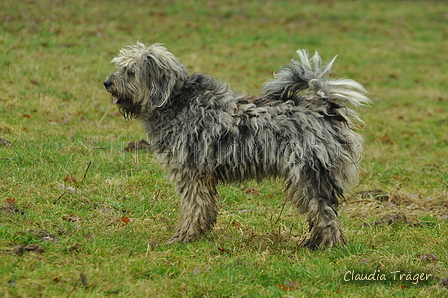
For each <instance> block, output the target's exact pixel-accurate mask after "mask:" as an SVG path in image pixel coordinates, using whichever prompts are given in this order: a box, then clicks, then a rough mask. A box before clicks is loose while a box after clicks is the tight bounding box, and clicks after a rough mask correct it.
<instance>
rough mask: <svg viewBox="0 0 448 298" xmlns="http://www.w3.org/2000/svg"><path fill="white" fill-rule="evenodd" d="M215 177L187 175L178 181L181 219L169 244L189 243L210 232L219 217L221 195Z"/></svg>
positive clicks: (177, 188)
mask: <svg viewBox="0 0 448 298" xmlns="http://www.w3.org/2000/svg"><path fill="white" fill-rule="evenodd" d="M216 185H217V180H216V178H215V177H213V176H204V175H202V176H199V177H197V176H195V175H185V176H183V177H182V178H181V179H179V180H178V181H177V184H176V190H177V192H178V193H179V194H180V213H181V215H180V216H181V219H180V222H179V224H178V226H177V230H176V233H175V234H174V235H173V237H172V238H171V240H169V241H168V243H170V244H171V243H175V242H182V243H185V242H188V241H192V240H195V239H197V238H198V237H199V236H200V235H201V234H203V233H205V232H206V231H208V230H210V229H211V228H212V227H213V225H214V224H215V222H216V217H217V215H218V200H219V194H218V191H217V189H216Z"/></svg>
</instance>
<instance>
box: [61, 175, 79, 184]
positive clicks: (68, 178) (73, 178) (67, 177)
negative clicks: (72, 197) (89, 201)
mask: <svg viewBox="0 0 448 298" xmlns="http://www.w3.org/2000/svg"><path fill="white" fill-rule="evenodd" d="M62 180H64V181H65V182H69V181H70V182H73V183H76V182H77V180H76V178H75V177H73V176H65V177H64V178H63V179H62Z"/></svg>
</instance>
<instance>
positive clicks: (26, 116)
mask: <svg viewBox="0 0 448 298" xmlns="http://www.w3.org/2000/svg"><path fill="white" fill-rule="evenodd" d="M22 116H23V117H25V118H31V116H30V115H28V114H23V115H22Z"/></svg>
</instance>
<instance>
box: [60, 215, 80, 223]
mask: <svg viewBox="0 0 448 298" xmlns="http://www.w3.org/2000/svg"><path fill="white" fill-rule="evenodd" d="M62 219H63V220H66V221H69V222H75V221H78V220H80V219H81V218H80V217H78V216H76V215H70V216H64V217H62Z"/></svg>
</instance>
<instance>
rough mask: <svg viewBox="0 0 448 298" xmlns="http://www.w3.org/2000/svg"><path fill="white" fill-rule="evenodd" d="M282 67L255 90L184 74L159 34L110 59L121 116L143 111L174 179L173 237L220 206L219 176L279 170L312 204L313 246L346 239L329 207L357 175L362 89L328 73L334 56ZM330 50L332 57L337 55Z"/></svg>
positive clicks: (292, 195)
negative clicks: (176, 215) (157, 39)
mask: <svg viewBox="0 0 448 298" xmlns="http://www.w3.org/2000/svg"><path fill="white" fill-rule="evenodd" d="M297 54H298V55H299V60H298V61H296V60H292V61H291V63H290V64H288V65H286V66H284V67H283V68H281V69H280V72H279V73H277V74H275V75H274V79H273V80H271V81H269V82H267V83H265V85H264V88H263V89H262V92H261V95H259V96H249V97H248V96H246V95H243V94H239V93H236V92H234V91H232V90H231V89H229V87H228V85H227V84H223V83H221V82H219V81H217V80H216V79H214V78H213V77H211V76H208V75H205V74H192V75H189V73H188V71H187V69H186V67H185V66H184V65H183V64H181V63H180V62H179V61H178V60H177V59H176V58H175V57H174V55H173V54H171V53H170V52H168V51H167V49H166V48H165V47H163V46H162V45H160V44H153V45H151V46H149V47H146V46H145V45H144V44H142V43H140V42H138V43H136V44H135V45H131V46H128V47H126V48H124V49H122V50H121V51H120V53H119V55H118V56H117V57H116V58H114V59H113V60H112V62H113V63H115V65H116V67H117V71H116V72H115V73H114V74H111V75H110V76H109V77H108V78H107V80H106V81H105V82H104V85H105V87H106V89H107V91H108V92H110V93H111V94H112V97H113V102H114V103H115V104H117V106H118V107H119V109H120V111H121V112H122V113H123V115H124V116H125V117H127V118H130V117H135V118H137V119H139V120H140V121H141V122H142V123H143V126H144V128H145V130H146V133H147V134H148V137H149V139H150V142H151V147H152V149H153V150H154V152H155V155H156V156H157V157H158V159H159V160H160V162H161V163H162V164H164V165H165V166H166V168H167V170H168V177H169V178H170V179H171V180H172V181H174V182H175V183H176V190H177V192H178V194H179V195H180V197H181V201H180V206H181V220H180V222H179V225H178V227H177V230H176V232H175V234H174V236H173V237H172V238H171V240H170V242H171V243H173V242H187V241H190V240H194V239H196V238H198V237H199V236H200V235H201V234H203V233H204V232H206V231H208V230H210V229H211V228H212V227H213V225H214V224H215V222H216V217H217V215H218V204H219V194H218V191H217V189H216V186H217V183H219V182H224V183H227V182H234V181H242V180H247V179H257V180H262V179H264V178H268V177H282V178H283V179H284V191H285V194H286V196H287V197H288V198H289V199H290V200H291V201H292V203H293V204H294V205H295V206H296V207H297V208H298V210H299V211H300V212H302V213H308V216H307V220H308V222H309V225H310V237H309V239H308V240H307V241H306V242H305V243H304V245H306V246H308V247H310V248H313V249H316V248H322V247H324V246H334V245H337V244H344V243H345V242H346V240H345V237H344V234H343V232H342V229H341V226H340V224H339V221H338V217H337V212H336V210H335V207H336V206H337V205H338V198H340V197H342V196H343V191H344V189H346V188H347V187H348V186H349V185H351V184H353V182H355V181H356V180H357V176H358V163H359V160H360V157H361V153H362V143H363V142H362V138H361V137H360V135H359V134H357V133H356V132H355V131H354V129H356V126H355V125H356V123H361V124H362V121H361V120H360V119H359V117H358V115H357V113H356V112H355V111H353V110H351V109H350V108H348V107H347V104H350V105H352V106H354V107H357V106H360V105H365V104H368V103H369V99H368V98H367V97H366V96H365V95H364V93H365V92H366V91H365V89H364V88H363V87H362V86H361V85H360V84H358V83H356V82H355V81H352V80H348V79H339V80H335V79H330V78H328V73H329V71H330V69H331V67H332V64H333V62H334V60H335V59H333V60H332V61H331V62H330V63H328V64H326V65H323V64H322V60H321V58H320V57H319V55H318V54H317V53H316V54H315V55H314V56H313V57H312V58H310V57H309V56H308V53H307V52H306V51H305V50H299V51H297ZM335 58H336V57H335Z"/></svg>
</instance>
